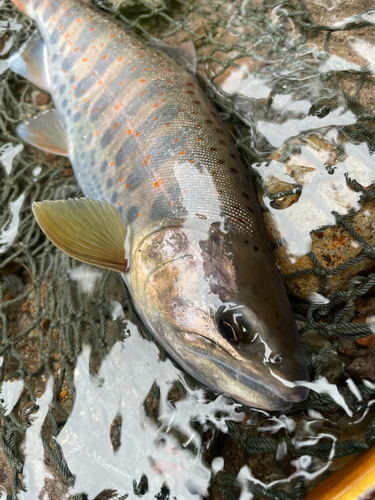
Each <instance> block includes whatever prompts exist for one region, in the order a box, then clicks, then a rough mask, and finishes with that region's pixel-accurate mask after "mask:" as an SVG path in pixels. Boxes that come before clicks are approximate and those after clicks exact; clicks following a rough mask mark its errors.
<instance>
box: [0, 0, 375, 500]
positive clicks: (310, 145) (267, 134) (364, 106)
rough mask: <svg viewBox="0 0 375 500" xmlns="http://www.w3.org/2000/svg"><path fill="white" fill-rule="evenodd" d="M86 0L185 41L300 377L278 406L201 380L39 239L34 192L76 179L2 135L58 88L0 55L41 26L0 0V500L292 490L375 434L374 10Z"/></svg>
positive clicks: (292, 495)
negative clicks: (256, 213)
mask: <svg viewBox="0 0 375 500" xmlns="http://www.w3.org/2000/svg"><path fill="white" fill-rule="evenodd" d="M96 4H97V6H98V7H100V8H102V9H104V10H106V11H108V12H110V13H111V14H112V15H114V16H115V17H117V18H118V19H119V20H120V21H121V22H123V23H124V24H125V25H127V26H129V27H130V28H131V29H133V30H134V31H135V32H136V33H138V34H139V35H140V36H142V37H143V38H144V39H145V40H146V41H148V40H150V37H153V38H154V39H155V38H156V39H159V40H163V41H164V42H166V43H168V44H170V45H178V44H180V43H182V42H184V41H187V40H192V41H193V42H194V43H195V46H196V51H197V69H198V79H199V81H200V83H201V85H202V86H203V88H204V89H205V91H206V93H207V94H208V95H209V97H210V98H211V100H212V101H213V102H214V103H215V104H216V106H217V108H218V109H219V110H220V113H221V116H222V118H223V119H224V121H225V122H226V123H227V124H228V127H229V130H230V132H231V134H232V136H233V138H234V140H235V142H236V144H237V147H238V149H239V150H240V151H241V153H242V155H243V157H244V158H245V160H246V162H247V165H248V168H249V169H250V170H251V172H252V174H253V175H254V178H255V180H256V183H257V186H258V188H259V198H260V201H261V203H262V204H263V206H264V208H265V212H264V215H265V220H266V224H267V227H268V230H269V233H270V235H271V237H272V238H273V246H274V250H275V255H276V258H277V262H278V265H279V268H280V270H281V272H282V274H283V276H284V279H285V282H286V283H287V285H288V287H289V289H290V290H291V291H292V292H293V294H294V296H292V295H291V301H292V305H293V308H294V312H295V317H296V320H297V322H298V326H299V329H300V333H301V336H302V339H303V342H304V344H305V349H306V352H307V356H308V363H309V369H310V372H311V380H312V382H311V389H312V390H311V393H310V396H309V398H308V399H307V400H306V401H305V402H303V403H300V404H298V405H294V406H293V407H292V408H291V409H290V410H289V411H288V412H287V413H286V414H285V415H278V414H268V413H266V412H262V411H256V410H251V409H250V408H246V407H244V406H242V405H238V404H236V403H233V402H232V401H230V400H228V399H226V398H225V397H224V396H218V395H216V394H213V393H211V392H210V391H207V390H205V388H204V387H203V386H201V385H200V384H199V383H198V382H196V381H194V380H193V379H192V378H191V377H189V376H188V375H187V374H186V373H184V372H182V371H181V370H180V369H179V368H178V367H177V366H175V365H174V364H173V363H172V362H171V361H170V359H169V358H168V356H167V355H166V354H165V352H163V351H162V350H161V349H160V348H159V347H157V346H156V345H155V344H154V343H153V341H152V339H150V337H149V335H148V333H147V332H146V330H145V328H144V327H143V325H142V324H141V323H140V321H139V319H138V318H137V316H136V313H135V312H134V311H133V309H132V305H131V303H130V301H129V296H128V293H127V291H126V289H125V286H124V283H123V281H122V280H121V278H120V277H119V276H118V275H116V274H115V273H111V272H105V271H101V270H97V269H92V268H90V267H89V266H82V264H80V263H78V262H75V261H73V260H72V259H69V258H68V257H66V256H65V255H62V254H61V252H59V251H58V250H56V249H55V248H54V247H53V246H52V245H51V243H49V242H48V241H47V240H46V239H45V237H44V236H43V235H42V233H41V231H40V229H39V227H38V225H37V224H36V222H35V220H34V218H33V216H32V212H31V204H32V202H33V201H39V200H44V199H61V198H68V197H71V196H77V183H76V181H75V179H74V176H73V172H72V169H71V167H70V164H69V161H68V160H67V159H66V158H59V157H56V156H53V155H49V154H45V153H42V152H40V151H37V150H35V149H34V148H32V147H29V146H24V145H23V144H22V143H21V141H20V139H19V138H18V137H17V136H16V134H15V127H16V125H17V124H18V123H20V122H21V121H23V120H24V119H26V118H28V117H30V116H32V115H33V114H35V112H36V111H38V110H40V109H42V110H43V109H47V108H49V107H52V102H51V100H50V97H49V95H48V94H46V93H45V92H42V91H40V90H39V89H37V88H36V87H34V86H33V85H32V84H30V83H29V82H27V81H25V80H24V79H22V78H21V77H18V76H17V75H15V74H14V73H12V72H11V71H9V70H8V69H7V63H6V59H7V57H8V56H9V55H10V54H11V53H12V52H14V51H15V50H17V49H18V48H19V47H20V45H21V44H22V43H23V42H24V41H25V40H27V39H28V38H29V37H30V36H31V34H32V33H33V32H34V30H35V26H34V24H33V23H32V22H31V21H30V20H29V19H27V18H26V17H25V16H23V15H22V14H21V13H20V12H19V11H18V10H17V9H16V8H15V7H14V6H13V5H12V4H11V3H10V2H9V1H5V0H0V9H1V13H0V72H1V81H0V99H1V103H0V127H1V130H0V141H1V142H0V224H1V232H0V252H1V254H0V278H1V286H0V325H1V334H2V338H1V346H0V356H1V357H0V370H1V372H0V380H1V392H0V404H1V421H0V424H1V427H0V429H1V432H0V439H1V450H0V484H1V486H0V494H1V498H13V499H16V498H37V497H38V496H39V495H40V496H41V497H43V498H44V496H43V495H46V497H47V498H51V499H54V498H56V499H60V498H74V499H75V500H84V499H87V498H90V499H91V498H95V499H96V500H100V499H104V498H117V499H120V498H127V497H129V498H135V497H142V498H158V499H160V500H161V499H167V498H173V497H176V498H198V497H207V498H225V499H232V498H233V499H234V498H238V497H239V496H240V494H241V498H251V495H254V497H255V498H271V499H272V498H273V499H283V500H284V499H285V500H287V499H302V498H303V497H304V496H305V494H306V491H307V490H308V489H310V488H311V487H313V486H314V485H315V484H317V483H318V482H320V481H321V480H322V479H324V478H325V477H327V476H328V475H329V473H330V471H332V470H336V469H338V468H339V467H340V466H341V465H343V464H344V463H345V461H346V460H347V457H349V456H350V455H351V454H353V453H357V452H360V451H364V450H367V449H368V448H369V447H370V446H371V445H372V444H373V442H374V440H375V428H374V426H375V420H374V411H373V410H372V409H371V405H372V403H373V401H374V393H375V384H374V382H375V371H374V368H373V366H374V360H375V342H372V339H373V337H371V335H372V334H373V332H374V324H375V298H374V293H373V287H374V286H375V275H374V274H372V272H371V271H372V270H373V269H374V264H375V255H374V249H373V245H374V241H373V238H374V234H375V232H374V229H373V228H374V220H375V202H374V199H375V191H374V184H373V177H374V173H373V171H374V164H373V156H372V154H373V151H374V147H375V136H374V100H373V92H374V80H373V78H374V76H373V74H374V64H375V62H374V61H375V56H374V54H375V48H374V47H375V46H374V45H373V43H372V42H373V39H374V33H375V9H374V7H373V6H372V2H370V1H368V2H366V1H362V2H352V3H349V5H348V3H346V4H344V3H341V2H340V1H339V0H323V1H318V0H316V1H313V0H308V1H306V2H303V1H295V2H293V1H285V2H275V1H262V0H254V1H251V0H249V1H242V2H236V1H231V2H224V1H223V2H219V1H212V2H211V1H206V0H199V1H194V0H192V1H191V2H189V1H182V0H176V1H173V2H165V1H163V0H148V1H143V2H142V1H138V0H129V1H125V2H121V1H119V2H113V3H109V2H100V1H98V2H96ZM350 4H351V5H350ZM271 215H272V217H273V218H272V219H271ZM7 495H8V496H7Z"/></svg>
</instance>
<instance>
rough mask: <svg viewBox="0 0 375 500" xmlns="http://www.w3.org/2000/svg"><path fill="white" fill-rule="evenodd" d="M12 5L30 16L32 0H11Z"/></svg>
mask: <svg viewBox="0 0 375 500" xmlns="http://www.w3.org/2000/svg"><path fill="white" fill-rule="evenodd" d="M12 2H13V3H14V5H15V6H16V7H18V8H19V9H20V11H21V12H23V13H24V14H26V15H27V16H28V17H31V6H32V3H33V2H32V0H12Z"/></svg>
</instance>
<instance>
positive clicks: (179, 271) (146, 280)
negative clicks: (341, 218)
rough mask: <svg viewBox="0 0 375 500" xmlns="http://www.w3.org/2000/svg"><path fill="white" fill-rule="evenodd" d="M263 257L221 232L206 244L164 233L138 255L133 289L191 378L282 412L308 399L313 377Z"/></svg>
mask: <svg viewBox="0 0 375 500" xmlns="http://www.w3.org/2000/svg"><path fill="white" fill-rule="evenodd" d="M262 254H263V252H255V256H252V253H251V252H250V251H249V249H248V248H247V246H246V243H243V242H242V243H241V242H236V241H233V240H232V239H228V235H225V234H223V233H221V232H220V231H219V230H215V229H214V230H213V231H211V234H210V235H209V236H208V237H206V238H205V237H204V236H202V234H199V233H197V232H194V231H191V230H187V229H185V228H177V227H176V228H174V227H170V228H164V229H162V230H159V231H157V232H156V233H153V234H152V235H151V236H148V237H147V238H146V239H145V240H144V241H143V242H142V244H141V245H140V248H139V249H138V250H137V251H136V252H135V256H134V260H133V264H132V268H133V271H132V272H133V278H132V285H131V287H132V292H133V297H134V302H135V305H136V307H137V310H138V312H139V313H140V315H141V317H142V318H143V320H144V321H145V323H146V324H147V326H148V327H149V329H150V330H151V332H152V333H153V334H154V336H155V337H156V338H157V340H158V341H159V342H160V343H161V344H162V345H163V347H164V348H165V349H166V350H167V351H168V352H169V353H170V354H171V355H172V357H174V358H175V359H176V360H177V361H178V362H179V363H180V364H181V365H182V366H183V368H185V369H186V370H187V371H188V372H189V373H190V374H192V375H193V376H194V377H195V378H197V379H198V380H200V381H201V382H203V383H204V384H205V385H207V386H208V387H210V388H212V389H214V390H216V391H220V392H224V393H227V394H229V395H231V396H232V397H233V398H234V399H235V400H237V401H239V402H241V403H243V404H246V405H249V406H252V407H256V408H261V409H266V410H281V411H283V410H286V409H288V408H289V407H290V406H291V405H292V403H294V402H298V401H301V400H303V399H305V398H306V397H307V395H308V390H307V389H306V388H305V387H303V385H298V383H301V384H303V381H306V380H308V372H307V366H306V361H305V356H304V353H303V349H302V346H301V343H300V340H299V337H298V331H297V328H296V325H295V321H294V318H293V315H292V313H291V309H290V305H289V301H288V299H287V295H286V292H285V289H284V285H283V283H282V281H281V278H280V277H279V274H278V272H277V270H276V267H275V263H274V261H273V257H272V256H270V255H267V257H268V258H267V259H265V256H264V255H262ZM252 257H254V259H253V261H252ZM271 257H272V258H271ZM263 261H265V262H263ZM301 381H302V382H301Z"/></svg>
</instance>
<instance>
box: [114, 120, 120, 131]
mask: <svg viewBox="0 0 375 500" xmlns="http://www.w3.org/2000/svg"><path fill="white" fill-rule="evenodd" d="M118 125H119V123H118V122H117V123H115V124H114V125H113V130H116V128H117V127H118Z"/></svg>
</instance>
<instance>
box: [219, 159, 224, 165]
mask: <svg viewBox="0 0 375 500" xmlns="http://www.w3.org/2000/svg"><path fill="white" fill-rule="evenodd" d="M217 162H218V164H219V165H223V164H224V163H225V161H224V160H221V159H219V160H217Z"/></svg>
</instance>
